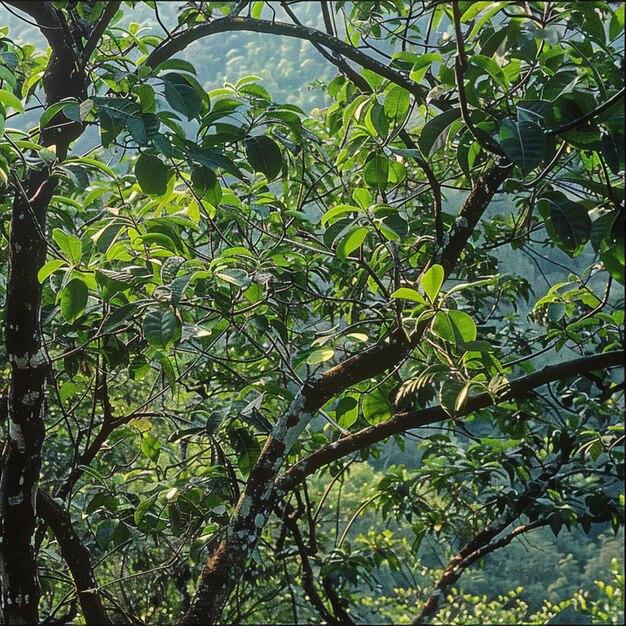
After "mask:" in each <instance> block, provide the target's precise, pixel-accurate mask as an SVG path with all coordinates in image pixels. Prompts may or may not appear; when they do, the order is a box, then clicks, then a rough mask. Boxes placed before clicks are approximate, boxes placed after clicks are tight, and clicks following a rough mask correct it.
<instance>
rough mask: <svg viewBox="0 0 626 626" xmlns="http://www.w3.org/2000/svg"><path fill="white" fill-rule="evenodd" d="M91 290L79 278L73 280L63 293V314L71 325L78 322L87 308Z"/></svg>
mask: <svg viewBox="0 0 626 626" xmlns="http://www.w3.org/2000/svg"><path fill="white" fill-rule="evenodd" d="M88 297H89V289H88V288H87V285H85V283H84V282H83V281H82V280H80V279H79V278H73V279H72V280H70V282H69V283H67V285H65V287H64V288H63V291H62V292H61V313H62V314H63V317H64V318H65V319H66V320H67V321H68V322H70V323H72V322H74V321H75V320H77V319H78V318H79V317H80V316H81V315H82V314H83V313H84V311H85V308H86V307H87V298H88Z"/></svg>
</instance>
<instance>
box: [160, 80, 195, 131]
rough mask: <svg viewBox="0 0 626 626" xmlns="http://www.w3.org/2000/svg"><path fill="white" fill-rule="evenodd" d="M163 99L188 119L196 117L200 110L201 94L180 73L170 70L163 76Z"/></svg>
mask: <svg viewBox="0 0 626 626" xmlns="http://www.w3.org/2000/svg"><path fill="white" fill-rule="evenodd" d="M163 83H164V84H165V99H166V100H167V103H168V104H169V105H170V106H171V107H172V109H174V110H175V111H178V112H179V113H182V114H183V115H185V116H186V117H187V119H188V120H191V119H193V118H194V117H196V116H197V115H198V114H199V113H200V111H201V110H202V96H201V95H200V94H199V93H198V92H197V90H196V88H195V87H193V86H192V85H191V84H190V83H189V81H188V80H187V79H186V78H185V76H183V75H182V74H176V73H175V72H171V73H169V74H166V75H165V76H163Z"/></svg>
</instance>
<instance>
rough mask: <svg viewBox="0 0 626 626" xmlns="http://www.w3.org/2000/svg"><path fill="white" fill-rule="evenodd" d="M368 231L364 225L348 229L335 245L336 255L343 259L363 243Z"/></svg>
mask: <svg viewBox="0 0 626 626" xmlns="http://www.w3.org/2000/svg"><path fill="white" fill-rule="evenodd" d="M368 232H369V231H368V229H367V228H366V227H365V226H359V227H357V228H354V229H351V230H349V231H348V233H347V234H346V236H345V237H343V238H342V239H341V241H340V242H339V244H338V245H337V256H338V257H339V258H340V259H341V260H342V261H345V260H346V259H347V258H348V257H349V256H350V254H351V253H352V252H354V251H355V250H356V249H357V248H358V247H359V246H360V245H361V244H362V243H363V241H364V240H365V237H367V233H368Z"/></svg>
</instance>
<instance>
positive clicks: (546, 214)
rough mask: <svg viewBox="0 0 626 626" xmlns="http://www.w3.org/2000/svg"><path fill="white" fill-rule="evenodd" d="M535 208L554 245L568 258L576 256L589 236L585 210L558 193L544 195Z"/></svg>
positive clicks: (587, 218)
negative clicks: (565, 253)
mask: <svg viewBox="0 0 626 626" xmlns="http://www.w3.org/2000/svg"><path fill="white" fill-rule="evenodd" d="M537 206H538V209H539V212H540V213H541V216H542V217H543V219H544V221H545V224H546V230H547V231H548V235H550V237H551V238H552V239H553V241H554V243H555V244H556V245H557V246H558V247H559V248H561V250H564V251H565V252H567V253H568V254H569V255H570V256H576V254H578V253H579V251H580V249H581V246H583V245H584V244H585V243H586V242H587V241H589V237H590V236H591V219H590V218H589V214H588V212H587V209H586V208H585V207H584V206H582V205H581V204H578V203H576V202H573V201H572V200H570V199H569V198H568V197H567V196H566V195H565V194H564V193H562V192H560V191H551V192H548V193H546V194H545V195H544V196H543V197H541V198H540V199H539V202H538V203H537Z"/></svg>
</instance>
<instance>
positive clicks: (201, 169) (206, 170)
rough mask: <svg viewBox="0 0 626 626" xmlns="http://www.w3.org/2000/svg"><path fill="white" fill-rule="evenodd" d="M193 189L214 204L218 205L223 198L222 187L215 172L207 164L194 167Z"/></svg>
mask: <svg viewBox="0 0 626 626" xmlns="http://www.w3.org/2000/svg"><path fill="white" fill-rule="evenodd" d="M191 184H192V185H193V190H194V191H195V192H196V193H197V194H198V196H200V198H202V199H203V200H206V201H207V202H209V203H210V204H212V205H213V206H218V205H219V203H220V201H221V199H222V188H221V187H220V184H219V181H218V179H217V176H216V174H215V172H214V171H213V170H212V169H211V168H210V167H207V166H206V165H199V166H196V167H193V168H192V170H191Z"/></svg>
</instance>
